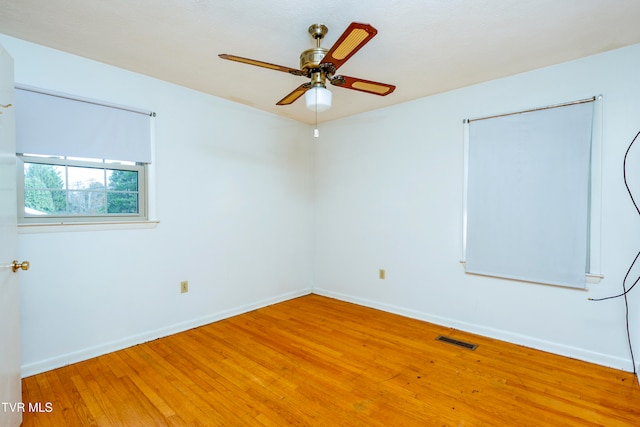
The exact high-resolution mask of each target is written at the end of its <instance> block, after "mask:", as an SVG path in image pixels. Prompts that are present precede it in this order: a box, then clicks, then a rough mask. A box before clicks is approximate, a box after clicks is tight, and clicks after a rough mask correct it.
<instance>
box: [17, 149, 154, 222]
mask: <svg viewBox="0 0 640 427" xmlns="http://www.w3.org/2000/svg"><path fill="white" fill-rule="evenodd" d="M16 163H17V168H16V172H17V177H16V178H17V211H18V224H19V225H55V224H83V223H87V224H97V223H114V224H117V223H127V222H146V221H148V220H149V192H148V188H149V182H148V179H149V164H147V163H135V164H126V163H132V162H124V163H123V162H119V161H114V160H107V159H102V160H98V159H96V160H88V159H87V160H77V159H75V158H72V159H68V158H67V157H66V156H48V155H37V154H22V153H16ZM25 163H33V164H43V165H54V166H63V167H82V168H91V169H100V170H123V171H135V172H137V173H138V213H126V214H122V213H120V214H96V215H29V214H26V213H25ZM105 184H106V183H105ZM65 191H66V192H68V191H70V189H69V188H66V189H65ZM105 191H106V189H105Z"/></svg>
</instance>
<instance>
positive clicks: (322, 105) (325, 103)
mask: <svg viewBox="0 0 640 427" xmlns="http://www.w3.org/2000/svg"><path fill="white" fill-rule="evenodd" d="M304 100H305V102H306V104H307V108H308V109H309V110H311V111H317V112H318V113H321V112H323V111H326V110H328V109H329V108H331V91H330V90H329V89H327V88H326V87H322V86H315V87H312V88H311V89H309V90H308V91H307V92H306V93H305V94H304Z"/></svg>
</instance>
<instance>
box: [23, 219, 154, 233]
mask: <svg viewBox="0 0 640 427" xmlns="http://www.w3.org/2000/svg"><path fill="white" fill-rule="evenodd" d="M158 224H160V221H155V220H149V221H109V222H59V223H40V224H18V234H35V233H61V232H70V231H106V230H140V229H152V228H156V227H157V226H158Z"/></svg>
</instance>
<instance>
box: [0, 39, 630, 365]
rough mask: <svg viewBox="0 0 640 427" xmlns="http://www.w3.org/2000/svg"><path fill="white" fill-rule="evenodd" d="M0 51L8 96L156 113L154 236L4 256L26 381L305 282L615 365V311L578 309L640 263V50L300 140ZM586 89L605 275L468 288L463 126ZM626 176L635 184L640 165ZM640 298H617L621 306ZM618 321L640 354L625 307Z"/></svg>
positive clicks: (150, 89)
mask: <svg viewBox="0 0 640 427" xmlns="http://www.w3.org/2000/svg"><path fill="white" fill-rule="evenodd" d="M0 43H2V44H3V45H4V46H5V47H6V48H7V50H8V51H9V52H10V53H11V54H12V55H13V56H14V59H15V66H16V80H17V81H18V82H19V83H23V84H28V85H33V86H39V87H43V88H47V89H51V90H56V91H61V92H68V93H73V94H77V95H80V96H84V97H90V98H97V99H103V100H106V101H111V102H115V103H119V104H125V105H131V106H135V107H141V108H147V109H150V110H154V111H156V112H157V114H158V117H157V119H156V135H157V138H156V139H157V140H156V160H155V167H156V181H157V191H156V193H155V196H156V199H157V217H158V219H159V220H160V224H159V225H158V226H157V227H154V228H144V229H122V230H120V229H109V230H105V231H94V230H91V229H90V230H85V231H68V230H64V231H59V232H47V233H34V232H30V233H26V234H21V235H20V239H19V243H20V259H28V260H30V261H31V262H32V269H31V270H30V271H29V272H26V273H25V274H21V277H20V279H21V284H20V287H21V309H22V325H23V331H22V341H23V374H24V375H29V374H32V373H36V372H40V371H44V370H47V369H50V368H53V367H56V366H61V365H64V364H67V363H71V362H73V361H76V360H81V359H85V358H87V357H91V356H93V355H97V354H102V353H104V352H107V351H110V350H114V349H117V348H121V347H125V346H128V345H131V344H134V343H138V342H142V341H145V340H147V339H152V338H155V337H157V336H162V335H166V334H169V333H172V332H175V331H179V330H182V329H186V328H189V327H191V326H195V325H199V324H203V323H207V322H209V321H212V320H215V319H218V318H222V317H226V316H229V315H232V314H235V313H240V312H243V311H247V310H249V309H251V308H254V307H259V306H262V305H266V304H269V303H272V302H276V301H280V300H283V299H287V298H291V297H293V296H296V295H301V294H305V293H308V292H309V291H310V290H311V289H312V288H313V290H314V292H317V293H320V294H325V295H329V296H334V297H338V298H342V299H345V300H350V301H354V302H357V303H361V304H365V305H369V306H373V307H378V308H382V309H385V310H389V311H394V312H398V313H402V314H405V315H409V316H412V317H417V318H422V319H426V320H429V321H433V322H435V323H440V324H444V325H449V326H453V327H457V328H460V329H465V330H468V331H472V332H477V333H481V334H484V335H488V336H493V337H497V338H501V339H506V340H509V341H512V342H516V343H521V344H525V345H528V346H532V347H537V348H541V349H544V350H548V351H553V352H557V353H560V354H565V355H569V356H573V357H577V358H581V359H584V360H589V361H592V362H596V363H601V364H604V365H609V366H614V367H618V368H622V369H627V370H630V369H631V365H630V361H629V360H630V358H629V351H628V348H627V343H626V332H625V330H624V326H625V318H624V303H623V301H622V300H621V299H617V300H612V301H608V302H602V303H594V302H589V301H587V298H588V297H600V296H606V295H609V294H615V293H618V292H619V291H620V290H621V282H622V279H623V277H624V274H625V272H626V269H627V268H628V265H629V264H630V263H631V261H632V260H633V257H634V256H635V254H636V253H637V251H638V250H640V241H639V240H638V239H637V236H638V232H639V231H640V218H638V216H637V214H636V213H635V210H634V208H633V206H632V204H631V202H630V201H629V199H628V196H627V194H626V190H625V188H624V185H623V183H622V157H623V155H624V152H625V150H626V148H627V144H628V143H629V142H630V141H631V138H632V137H633V136H634V135H635V133H636V132H637V131H638V130H640V103H638V102H636V100H637V99H640V85H638V84H637V79H636V74H637V72H638V70H640V45H639V46H633V47H630V48H626V49H621V50H617V51H613V52H609V53H605V54H602V55H598V56H594V57H590V58H586V59H583V60H579V61H575V62H572V63H567V64H563V65H559V66H555V67H550V68H546V69H542V70H538V71H535V72H531V73H527V74H522V75H518V76H515V77H511V78H506V79H501V80H497V81H493V82H488V83H485V84H481V85H476V86H472V87H468V88H465V89H461V90H458V91H454V92H449V93H445V94H441V95H437V96H432V97H429V98H425V99H420V100H417V101H414V102H410V103H405V104H402V105H398V106H395V107H391V108H387V109H382V110H377V111H373V112H369V113H365V114H361V115H357V116H353V117H349V118H347V119H344V120H339V121H335V122H331V123H327V124H323V125H321V138H320V139H319V140H317V141H315V140H312V138H311V137H310V134H311V132H310V129H309V127H308V126H306V125H302V124H299V123H295V122H292V121H289V120H285V119H281V118H277V117H274V116H272V115H269V114H266V113H263V112H260V111H257V110H255V109H251V108H249V107H245V106H241V105H238V104H234V103H230V102H227V101H224V100H221V99H217V98H215V97H211V96H208V95H204V94H202V93H198V92H195V91H191V90H188V89H185V88H182V87H178V86H175V85H171V84H168V83H165V82H161V81H158V80H154V79H151V78H148V77H144V76H141V75H137V74H134V73H129V72H127V71H124V70H121V69H116V68H113V67H109V66H106V65H104V64H99V63H96V62H93V61H89V60H86V59H82V58H79V57H75V56H72V55H67V54H64V53H61V52H57V51H54V50H50V49H47V48H44V47H41V46H37V45H33V44H30V43H27V42H23V41H20V40H17V39H13V38H9V37H5V36H1V35H0ZM596 94H603V95H604V103H605V104H604V106H605V107H604V120H605V130H604V161H603V170H604V191H603V221H602V235H603V238H602V270H603V273H604V275H605V278H604V280H602V282H601V283H600V284H597V285H591V286H590V288H589V290H588V291H586V292H585V291H576V290H570V289H564V288H558V287H551V286H544V285H535V284H528V283H519V282H513V281H508V280H501V279H494V278H488V277H480V276H471V275H465V273H464V272H463V268H462V266H461V265H460V264H459V260H460V259H461V255H462V236H461V224H462V184H463V181H462V179H463V176H462V173H463V153H462V137H463V134H462V120H463V119H464V118H473V117H479V116H485V115H489V114H494V113H503V112H511V111H515V110H520V109H525V108H530V107H537V106H542V105H548V104H554V103H557V102H564V101H570V100H574V99H582V98H586V97H589V96H593V95H596ZM351 95H352V96H367V95H363V94H359V93H356V92H354V93H352V94H351ZM391 96H393V95H391ZM637 151H638V152H640V143H639V146H638V147H637ZM634 154H635V155H634ZM630 163H631V164H630V170H631V178H632V181H634V182H636V183H637V182H640V170H639V169H640V154H638V153H632V159H631V161H630ZM314 168H315V169H316V170H315V172H314ZM314 174H315V175H314ZM314 177H315V178H314ZM314 185H315V188H314ZM636 185H637V184H636ZM638 192H640V188H638ZM638 197H639V198H640V196H638ZM74 230H75V229H74ZM379 268H385V269H386V271H387V279H386V280H384V281H383V280H379V279H378V278H377V277H378V269H379ZM639 272H640V267H638V268H636V269H634V272H633V273H632V274H631V275H630V276H631V277H632V280H635V277H637V275H638V274H639ZM634 274H635V277H634ZM181 280H189V282H190V292H189V293H188V294H185V295H181V294H180V293H179V282H180V281H181ZM639 299H640V297H639V296H638V295H635V294H634V293H632V294H631V295H630V306H631V307H632V310H633V308H635V307H637V306H638V300H639ZM631 326H632V331H633V333H634V338H635V341H636V343H638V344H637V347H638V348H640V334H639V333H638V331H640V317H639V316H638V315H637V314H635V312H634V311H632V314H631ZM638 353H640V350H636V354H638ZM638 358H640V357H637V359H638Z"/></svg>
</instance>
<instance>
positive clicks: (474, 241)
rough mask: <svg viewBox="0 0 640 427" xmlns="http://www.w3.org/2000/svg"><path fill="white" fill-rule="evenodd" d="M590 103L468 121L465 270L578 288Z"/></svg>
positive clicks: (584, 238)
mask: <svg viewBox="0 0 640 427" xmlns="http://www.w3.org/2000/svg"><path fill="white" fill-rule="evenodd" d="M593 109H594V103H593V102H580V103H575V104H570V105H565V106H560V107H553V108H545V109H540V110H535V111H529V112H523V113H518V114H509V115H505V116H499V117H494V118H487V119H478V120H472V121H470V123H469V128H468V132H469V135H468V136H469V140H468V147H467V150H468V153H467V156H468V168H467V171H466V172H467V181H466V193H467V194H466V242H465V268H466V271H467V272H468V273H476V274H483V275H490V276H497V277H505V278H512V279H517V280H524V281H531V282H538V283H546V284H554V285H561V286H569V287H585V282H586V279H585V274H587V273H588V272H589V224H590V219H589V210H590V170H591V139H592V123H593Z"/></svg>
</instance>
